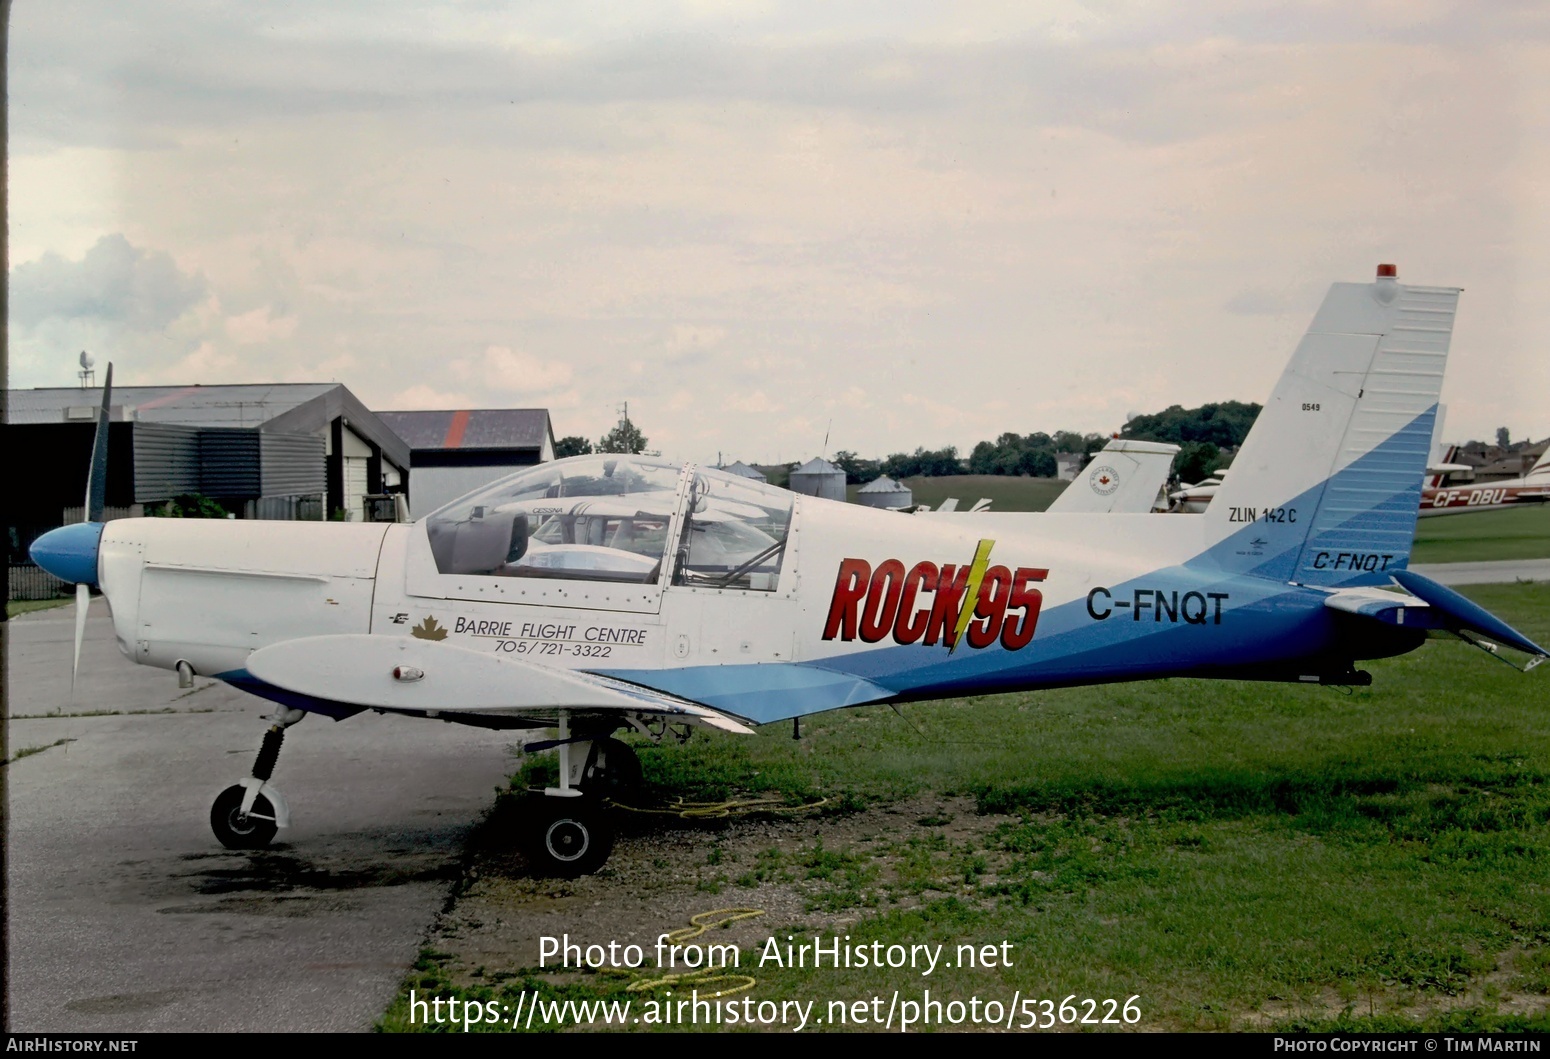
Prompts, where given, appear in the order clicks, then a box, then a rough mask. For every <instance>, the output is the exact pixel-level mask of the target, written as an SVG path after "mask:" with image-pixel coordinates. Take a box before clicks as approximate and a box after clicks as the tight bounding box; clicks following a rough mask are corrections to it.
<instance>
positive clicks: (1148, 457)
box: [915, 438, 1179, 515]
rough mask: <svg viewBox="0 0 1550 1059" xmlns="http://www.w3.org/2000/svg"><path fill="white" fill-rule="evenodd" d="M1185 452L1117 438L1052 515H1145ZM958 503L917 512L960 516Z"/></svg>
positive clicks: (980, 506)
mask: <svg viewBox="0 0 1550 1059" xmlns="http://www.w3.org/2000/svg"><path fill="white" fill-rule="evenodd" d="M1178 452H1179V447H1178V446H1177V445H1169V444H1167V443H1166V442H1160V441H1135V440H1132V439H1130V438H1111V439H1110V440H1109V443H1108V444H1107V445H1105V446H1104V447H1103V448H1102V449H1101V450H1099V451H1098V452H1097V453H1096V454H1095V455H1094V456H1093V458H1092V462H1091V463H1089V464H1088V465H1087V466H1086V467H1085V468H1084V469H1083V470H1082V473H1081V474H1079V475H1078V476H1077V478H1076V480H1075V481H1073V482H1072V483H1071V484H1070V485H1068V486H1066V487H1065V488H1064V489H1062V490H1061V491H1060V495H1059V496H1057V497H1055V500H1054V502H1053V503H1051V504H1050V506H1049V507H1048V508H1046V509H1045V510H1046V511H1050V512H1056V513H1061V512H1064V513H1077V512H1089V513H1094V514H1096V513H1100V512H1111V511H1130V512H1137V513H1140V512H1145V511H1153V510H1155V509H1156V505H1157V503H1158V501H1159V500H1160V499H1161V496H1162V490H1163V486H1164V485H1165V484H1166V483H1167V481H1168V472H1169V470H1171V469H1172V467H1173V457H1174V456H1176V455H1178ZM989 507H990V501H989V500H983V499H982V500H979V501H978V502H976V503H975V505H974V506H973V507H971V508H969V509H968V511H967V512H966V514H978V513H979V512H981V511H985V510H987V509H988V508H989ZM957 511H958V500H957V498H956V497H948V498H947V499H946V500H944V501H942V506H941V507H939V508H937V509H936V510H935V511H932V510H931V505H929V504H922V505H920V506H919V507H917V508H915V514H917V515H928V514H929V515H945V514H950V513H957Z"/></svg>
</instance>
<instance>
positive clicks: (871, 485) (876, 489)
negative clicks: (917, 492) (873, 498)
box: [856, 474, 911, 493]
mask: <svg viewBox="0 0 1550 1059" xmlns="http://www.w3.org/2000/svg"><path fill="white" fill-rule="evenodd" d="M856 492H858V493H908V492H911V490H910V488H909V487H908V486H906V485H901V484H899V483H898V482H896V481H894V480H893V479H892V478H890V477H888V476H887V475H886V474H885V475H883V476H882V477H881V478H874V479H873V480H872V481H870V482H868V483H867V484H866V485H863V486H862V487H861V488H860V489H857V490H856Z"/></svg>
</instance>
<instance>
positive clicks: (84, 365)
mask: <svg viewBox="0 0 1550 1059" xmlns="http://www.w3.org/2000/svg"><path fill="white" fill-rule="evenodd" d="M95 363H97V362H96V361H95V360H93V359H92V356H91V354H90V353H88V352H86V350H84V349H83V350H81V370H82V371H89V370H91V366H92V365H93V364H95Z"/></svg>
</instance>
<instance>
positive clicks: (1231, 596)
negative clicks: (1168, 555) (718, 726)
mask: <svg viewBox="0 0 1550 1059" xmlns="http://www.w3.org/2000/svg"><path fill="white" fill-rule="evenodd" d="M1435 412H1436V409H1435V406H1434V407H1433V408H1431V409H1428V410H1427V411H1426V412H1424V413H1422V414H1421V415H1420V416H1418V417H1417V418H1416V419H1415V420H1413V421H1412V422H1411V423H1409V424H1407V425H1406V426H1405V427H1404V428H1402V429H1401V430H1400V431H1398V432H1396V433H1395V434H1394V435H1393V436H1392V437H1390V438H1389V439H1387V440H1385V441H1384V442H1383V443H1382V444H1380V445H1378V446H1376V447H1375V448H1374V449H1373V450H1372V451H1370V452H1368V453H1367V454H1366V455H1364V456H1362V457H1361V458H1359V459H1357V460H1354V461H1353V462H1352V463H1351V464H1350V465H1349V466H1347V467H1345V468H1344V469H1342V470H1341V471H1339V472H1338V473H1336V474H1335V475H1333V476H1332V477H1331V478H1329V479H1326V480H1325V481H1323V482H1320V483H1319V484H1318V485H1316V486H1313V487H1312V488H1310V489H1308V490H1306V491H1305V492H1304V493H1302V494H1301V495H1299V496H1297V497H1295V498H1292V499H1290V500H1288V501H1286V506H1287V507H1300V508H1301V509H1303V510H1306V511H1308V512H1313V513H1315V514H1314V517H1313V518H1312V519H1311V520H1310V522H1309V523H1308V532H1307V533H1306V534H1303V535H1298V536H1290V535H1288V536H1286V537H1284V538H1282V544H1281V546H1280V547H1279V549H1278V550H1276V551H1275V552H1273V553H1268V554H1267V553H1266V551H1265V549H1264V548H1256V547H1255V545H1254V543H1253V542H1254V541H1255V540H1256V539H1258V538H1259V537H1261V536H1262V535H1263V530H1264V527H1262V526H1258V525H1255V524H1252V523H1251V524H1249V525H1247V526H1245V527H1244V528H1243V529H1241V530H1238V531H1237V532H1235V533H1233V534H1231V535H1230V536H1228V537H1226V538H1224V539H1223V540H1221V541H1219V542H1217V543H1216V544H1214V545H1212V546H1211V547H1210V548H1207V549H1206V550H1205V551H1204V552H1202V553H1201V554H1199V555H1197V556H1195V557H1194V558H1192V559H1190V560H1188V561H1187V562H1185V563H1184V564H1182V565H1180V566H1173V567H1168V568H1165V569H1162V570H1158V571H1156V572H1155V573H1150V574H1147V575H1144V576H1143V577H1139V578H1135V579H1133V580H1131V581H1127V582H1124V583H1122V584H1118V585H1113V586H1106V589H1107V591H1108V592H1109V593H1110V599H1111V600H1114V601H1120V600H1127V599H1128V601H1129V602H1130V603H1131V606H1130V607H1128V608H1114V612H1113V613H1111V614H1110V615H1109V616H1108V617H1107V618H1106V619H1104V620H1098V619H1095V618H1094V617H1093V616H1092V613H1091V612H1090V611H1089V601H1090V599H1091V597H1088V598H1084V599H1078V600H1073V601H1071V602H1069V603H1065V604H1062V605H1060V606H1057V607H1052V608H1050V609H1048V610H1046V611H1044V612H1043V614H1042V615H1041V616H1040V618H1039V626H1038V633H1037V635H1036V636H1035V637H1034V639H1033V641H1032V642H1031V643H1029V644H1028V645H1027V646H1026V647H1024V648H1022V649H1020V650H1018V651H1007V650H1006V649H1004V648H1003V647H1001V646H1000V645H999V644H994V645H992V646H990V647H988V648H985V649H983V650H973V649H968V650H958V651H954V652H949V651H948V650H947V648H946V647H943V646H940V645H939V646H935V647H924V646H921V645H919V644H913V645H909V646H895V647H887V648H879V649H872V650H866V651H858V652H854V653H851V654H845V655H838V656H834V657H830V658H823V659H815V660H813V661H811V662H790V663H760V664H757V665H719V666H691V667H686V668H680V669H666V670H646V669H611V670H604V671H602V672H604V673H605V674H606V675H608V676H613V677H617V678H619V679H620V680H627V681H630V682H632V683H636V684H641V685H644V686H646V687H650V688H655V689H657V690H660V691H665V692H668V693H669V694H673V695H678V696H681V697H683V698H686V699H690V700H692V701H695V702H700V703H704V704H705V705H707V706H712V707H714V708H716V709H722V710H726V711H727V712H729V713H733V714H736V715H737V716H739V717H745V718H748V719H749V720H752V721H755V722H759V723H768V722H770V721H778V720H784V719H787V718H790V717H799V716H804V715H806V714H810V713H819V712H822V711H824V710H830V709H835V708H837V707H841V706H854V705H859V704H862V703H865V702H879V701H886V700H888V699H896V698H910V697H914V696H918V695H919V694H921V693H922V692H925V691H927V690H929V691H931V692H933V693H941V694H944V695H965V694H978V693H988V692H996V691H1012V690H1022V689H1033V688H1039V687H1053V686H1060V685H1065V684H1079V683H1103V682H1109V681H1119V680H1144V679H1148V678H1152V677H1161V676H1169V675H1175V674H1178V673H1184V672H1198V671H1201V670H1211V669H1232V668H1239V667H1248V666H1256V665H1273V664H1285V663H1291V662H1294V661H1297V660H1301V659H1308V658H1312V657H1316V656H1318V655H1321V654H1323V653H1325V652H1330V651H1332V650H1333V649H1335V648H1336V646H1337V644H1336V642H1335V624H1334V618H1333V616H1332V613H1331V612H1330V611H1329V610H1328V608H1326V607H1325V606H1324V599H1325V598H1326V594H1325V593H1324V592H1321V591H1318V590H1317V589H1314V588H1306V587H1301V586H1299V585H1293V584H1289V583H1288V581H1289V580H1290V579H1291V578H1292V577H1293V575H1294V574H1296V575H1298V576H1299V578H1300V579H1301V580H1304V581H1310V582H1312V583H1315V584H1317V585H1319V586H1321V587H1329V588H1335V587H1349V586H1357V585H1386V584H1389V583H1390V578H1389V575H1388V572H1389V571H1392V570H1397V569H1404V567H1405V566H1406V565H1407V564H1408V562H1409V546H1408V543H1407V544H1406V547H1405V548H1404V550H1403V554H1398V553H1397V552H1394V553H1390V554H1391V555H1392V558H1391V559H1390V560H1389V561H1387V562H1386V564H1385V566H1384V569H1383V570H1374V571H1367V570H1361V569H1346V568H1341V567H1335V566H1333V565H1326V566H1325V567H1323V568H1319V567H1316V566H1314V565H1312V564H1314V563H1315V562H1316V559H1317V556H1318V553H1319V551H1320V550H1327V549H1325V548H1324V546H1325V545H1326V544H1327V545H1329V546H1330V547H1331V548H1335V547H1344V548H1345V549H1346V550H1349V549H1350V548H1351V547H1352V546H1354V545H1359V544H1360V543H1361V542H1362V540H1363V538H1364V536H1366V535H1368V534H1371V533H1373V532H1377V533H1379V535H1380V539H1382V538H1387V539H1386V540H1384V543H1385V544H1390V543H1391V542H1392V540H1394V539H1396V538H1394V537H1393V536H1392V535H1393V533H1394V531H1395V530H1396V529H1397V528H1399V527H1400V526H1402V525H1404V524H1405V520H1406V519H1408V525H1409V527H1410V530H1411V533H1412V534H1413V529H1414V522H1415V517H1416V512H1417V510H1418V505H1419V495H1418V490H1419V488H1420V484H1419V483H1420V480H1421V476H1422V473H1423V470H1424V468H1416V469H1415V473H1414V475H1413V476H1411V477H1412V478H1413V484H1412V483H1411V482H1408V481H1405V480H1404V479H1403V477H1402V476H1398V477H1396V476H1395V473H1394V470H1393V469H1394V467H1395V466H1396V464H1402V463H1403V462H1404V460H1405V457H1407V456H1408V455H1409V450H1410V449H1412V448H1414V438H1415V436H1416V435H1417V432H1418V431H1422V430H1424V431H1425V432H1426V433H1427V436H1428V437H1429V436H1430V424H1431V422H1432V418H1433V416H1434V415H1435ZM1411 462H1413V461H1411ZM1390 479H1392V484H1393V485H1394V486H1395V489H1394V492H1393V493H1392V494H1391V495H1389V496H1387V497H1385V498H1384V499H1383V500H1381V501H1379V502H1378V503H1376V504H1374V505H1373V506H1372V507H1370V508H1368V509H1366V510H1363V511H1360V512H1357V513H1355V514H1353V515H1352V516H1351V517H1350V518H1348V519H1345V520H1343V521H1339V522H1336V521H1334V520H1333V519H1332V518H1330V517H1329V515H1328V513H1327V512H1325V511H1321V510H1319V505H1320V502H1321V500H1322V499H1323V498H1324V497H1326V496H1328V495H1331V494H1332V493H1334V492H1336V491H1337V490H1338V489H1340V488H1343V487H1346V486H1347V485H1348V483H1350V482H1362V483H1363V485H1364V486H1365V487H1366V488H1367V489H1368V491H1369V493H1370V491H1371V485H1372V483H1373V482H1374V481H1388V480H1390ZM1159 517H1161V516H1159ZM1176 517H1204V516H1176ZM1408 539H1409V538H1408V537H1407V538H1406V540H1407V541H1408ZM1335 554H1340V553H1339V552H1335ZM1299 557H1305V559H1304V561H1303V562H1302V563H1301V569H1299ZM1329 562H1330V564H1332V563H1333V559H1331V560H1330V561H1329ZM1157 591H1161V592H1163V593H1165V594H1167V598H1169V599H1172V598H1173V597H1174V594H1176V595H1177V596H1178V597H1183V596H1184V595H1185V594H1186V593H1190V592H1198V593H1200V594H1201V595H1202V596H1205V597H1206V598H1207V599H1208V600H1210V615H1209V617H1208V620H1207V621H1206V622H1204V623H1202V624H1191V623H1189V622H1187V621H1182V620H1177V621H1175V620H1169V619H1168V618H1166V617H1164V616H1163V615H1162V614H1161V612H1160V611H1159V609H1158V608H1157V607H1156V605H1155V603H1153V605H1151V606H1150V607H1147V608H1145V609H1144V610H1143V609H1142V608H1139V607H1137V606H1136V605H1135V604H1136V603H1138V602H1140V601H1141V600H1142V599H1145V598H1148V597H1146V596H1144V595H1143V596H1138V595H1137V593H1138V592H1140V593H1148V592H1157ZM1213 593H1215V594H1218V595H1221V594H1225V596H1226V598H1225V599H1223V600H1221V601H1220V603H1221V612H1220V622H1218V621H1217V620H1216V619H1217V613H1216V605H1217V601H1216V600H1214V599H1211V598H1210V597H1211V594H1213ZM1150 598H1152V599H1154V600H1155V596H1154V597H1150Z"/></svg>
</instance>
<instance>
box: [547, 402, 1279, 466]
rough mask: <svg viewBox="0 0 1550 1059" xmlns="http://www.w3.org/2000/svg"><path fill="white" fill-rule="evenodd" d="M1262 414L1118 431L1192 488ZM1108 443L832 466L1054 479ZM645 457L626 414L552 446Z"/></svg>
mask: <svg viewBox="0 0 1550 1059" xmlns="http://www.w3.org/2000/svg"><path fill="white" fill-rule="evenodd" d="M1259 412H1260V405H1258V404H1252V403H1250V404H1246V403H1244V402H1242V401H1222V402H1219V403H1212V404H1203V405H1201V406H1200V407H1198V408H1184V407H1183V406H1181V405H1170V406H1169V407H1167V408H1166V409H1164V410H1163V411H1161V412H1154V413H1152V414H1150V415H1138V416H1134V417H1132V418H1131V419H1130V421H1129V422H1127V423H1126V424H1125V426H1124V429H1122V430H1121V431H1120V437H1122V438H1132V439H1135V440H1137V441H1163V442H1168V443H1170V444H1174V445H1178V446H1179V447H1180V452H1179V455H1178V456H1177V457H1175V458H1174V473H1175V474H1176V475H1177V476H1178V477H1179V478H1180V479H1181V480H1183V481H1189V482H1194V481H1199V480H1200V479H1201V478H1204V477H1205V476H1206V475H1207V474H1208V473H1209V472H1211V471H1214V470H1219V469H1221V468H1222V467H1224V466H1226V465H1227V464H1228V463H1230V462H1231V461H1230V460H1229V459H1225V458H1223V456H1222V450H1224V449H1228V450H1232V449H1236V448H1237V447H1238V446H1239V445H1241V444H1243V439H1244V438H1245V437H1246V436H1247V435H1248V432H1249V428H1250V427H1252V426H1253V425H1254V420H1255V418H1257V417H1258V415H1259ZM1108 443H1109V439H1108V438H1107V437H1105V436H1104V435H1102V434H1078V433H1077V432H1075V431H1072V430H1057V431H1056V432H1055V433H1053V434H1046V433H1044V432H1043V431H1037V430H1036V431H1034V432H1033V433H1031V434H1018V433H1015V432H1012V431H1008V432H1006V433H1003V434H1001V435H1000V436H998V437H997V438H996V439H995V440H994V441H981V442H980V443H979V444H977V445H975V446H974V448H973V449H972V450H971V451H970V452H969V455H968V457H967V458H964V457H961V456H960V455H959V454H958V448H957V446H954V445H948V446H947V447H945V448H940V449H926V448H923V447H922V448H917V449H916V450H915V451H914V452H908V453H906V452H895V453H893V454H892V455H890V456H886V457H884V458H883V459H880V460H869V459H865V458H863V457H861V456H859V455H858V454H856V453H854V452H851V451H848V450H841V451H839V452H836V453H835V454H834V457H833V458H832V459H831V460H830V461H829V462H830V463H833V464H834V465H835V466H836V467H838V468H840V469H841V470H842V471H844V472H845V480H846V481H847V482H848V483H850V484H852V485H857V484H865V483H866V482H870V481H873V480H874V479H876V478H878V477H880V476H882V475H887V476H888V477H890V478H894V479H903V478H934V477H941V476H945V475H953V474H1000V475H1021V476H1024V477H1032V478H1053V477H1055V473H1056V461H1055V457H1056V456H1057V455H1058V454H1060V453H1064V452H1071V453H1081V454H1082V455H1084V456H1090V455H1092V454H1093V453H1094V452H1097V451H1098V450H1099V449H1101V448H1103V447H1104V446H1105V445H1107V444H1108ZM645 449H646V438H645V436H644V435H643V434H642V433H641V431H640V429H639V428H638V427H637V426H636V425H635V424H634V423H633V422H631V421H630V418H629V415H628V413H626V414H625V415H624V416H623V417H622V418H621V419H620V421H619V425H618V426H616V427H615V428H614V429H613V430H611V431H609V432H608V433H607V434H606V435H604V436H603V437H602V438H600V439H599V440H598V442H597V444H596V446H595V447H594V445H593V443H592V442H591V441H589V440H588V439H586V438H584V437H579V436H574V437H564V438H561V439H560V440H559V441H557V442H556V443H555V447H554V454H555V456H556V457H561V458H563V457H565V456H581V455H585V454H587V453H591V452H644V451H645ZM791 466H792V467H795V466H797V465H796V464H792V465H791Z"/></svg>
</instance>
